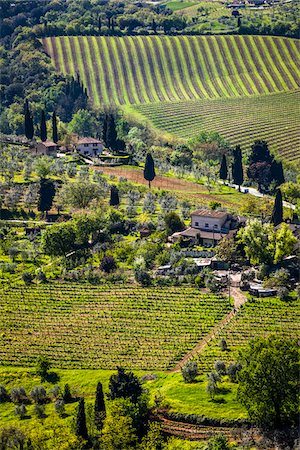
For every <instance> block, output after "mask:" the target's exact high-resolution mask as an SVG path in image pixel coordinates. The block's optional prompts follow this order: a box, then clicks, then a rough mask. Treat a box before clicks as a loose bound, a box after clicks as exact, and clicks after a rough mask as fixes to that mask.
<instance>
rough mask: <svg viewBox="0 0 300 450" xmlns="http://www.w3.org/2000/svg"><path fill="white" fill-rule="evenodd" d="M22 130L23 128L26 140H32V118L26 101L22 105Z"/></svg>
mask: <svg viewBox="0 0 300 450" xmlns="http://www.w3.org/2000/svg"><path fill="white" fill-rule="evenodd" d="M24 128H25V136H26V137H27V139H32V138H33V133H34V130H33V118H32V114H31V112H30V109H29V103H28V100H27V99H26V100H25V105H24Z"/></svg>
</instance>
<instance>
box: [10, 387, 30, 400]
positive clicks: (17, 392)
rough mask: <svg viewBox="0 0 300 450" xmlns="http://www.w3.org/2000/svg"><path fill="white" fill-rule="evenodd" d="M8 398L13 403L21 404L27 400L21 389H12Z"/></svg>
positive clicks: (23, 390)
mask: <svg viewBox="0 0 300 450" xmlns="http://www.w3.org/2000/svg"><path fill="white" fill-rule="evenodd" d="M10 398H11V400H12V401H13V402H14V403H21V402H23V401H24V400H27V394H26V392H25V389H24V388H23V387H19V388H13V389H12V390H11V394H10Z"/></svg>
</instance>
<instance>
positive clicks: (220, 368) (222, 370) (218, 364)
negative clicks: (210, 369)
mask: <svg viewBox="0 0 300 450" xmlns="http://www.w3.org/2000/svg"><path fill="white" fill-rule="evenodd" d="M215 370H216V372H217V373H218V374H220V375H225V374H226V365H225V363H224V361H220V360H218V361H215Z"/></svg>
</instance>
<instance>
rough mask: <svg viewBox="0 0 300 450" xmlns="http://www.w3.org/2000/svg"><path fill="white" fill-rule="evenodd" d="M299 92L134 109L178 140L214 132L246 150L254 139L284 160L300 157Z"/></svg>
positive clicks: (146, 106) (165, 104)
mask: <svg viewBox="0 0 300 450" xmlns="http://www.w3.org/2000/svg"><path fill="white" fill-rule="evenodd" d="M299 101H300V91H299V90H298V91H295V92H286V93H280V94H273V95H263V96H256V97H244V98H243V99H239V98H235V99H234V98H232V99H218V100H214V101H209V100H205V101H204V100H198V101H193V102H192V101H190V102H174V103H153V104H144V105H137V106H135V110H136V111H138V112H139V113H140V114H142V115H143V116H144V117H145V118H146V119H147V120H150V121H151V122H152V124H153V125H154V126H155V127H157V128H159V129H162V130H163V131H167V132H168V133H170V134H174V135H175V136H178V137H180V138H190V137H192V136H195V135H196V134H198V133H200V132H201V131H204V130H205V131H217V132H218V133H220V134H221V135H222V136H224V137H225V138H226V139H227V140H228V141H229V142H230V143H231V144H233V145H235V144H239V145H241V146H242V147H243V149H246V150H247V149H249V148H250V146H251V145H252V144H253V142H254V140H255V139H264V140H266V141H267V142H268V143H269V145H270V148H272V149H273V150H274V151H275V152H278V153H279V154H280V155H281V156H283V157H284V158H285V159H287V160H290V161H293V160H297V159H298V160H299V156H300V140H299V128H300V116H299Z"/></svg>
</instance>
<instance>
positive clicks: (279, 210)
mask: <svg viewBox="0 0 300 450" xmlns="http://www.w3.org/2000/svg"><path fill="white" fill-rule="evenodd" d="M282 221H283V206H282V194H281V190H280V189H278V190H277V192H276V197H275V202H274V207H273V212H272V217H271V222H272V223H273V224H274V226H275V227H276V226H277V225H279V224H280V223H281V222H282Z"/></svg>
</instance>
